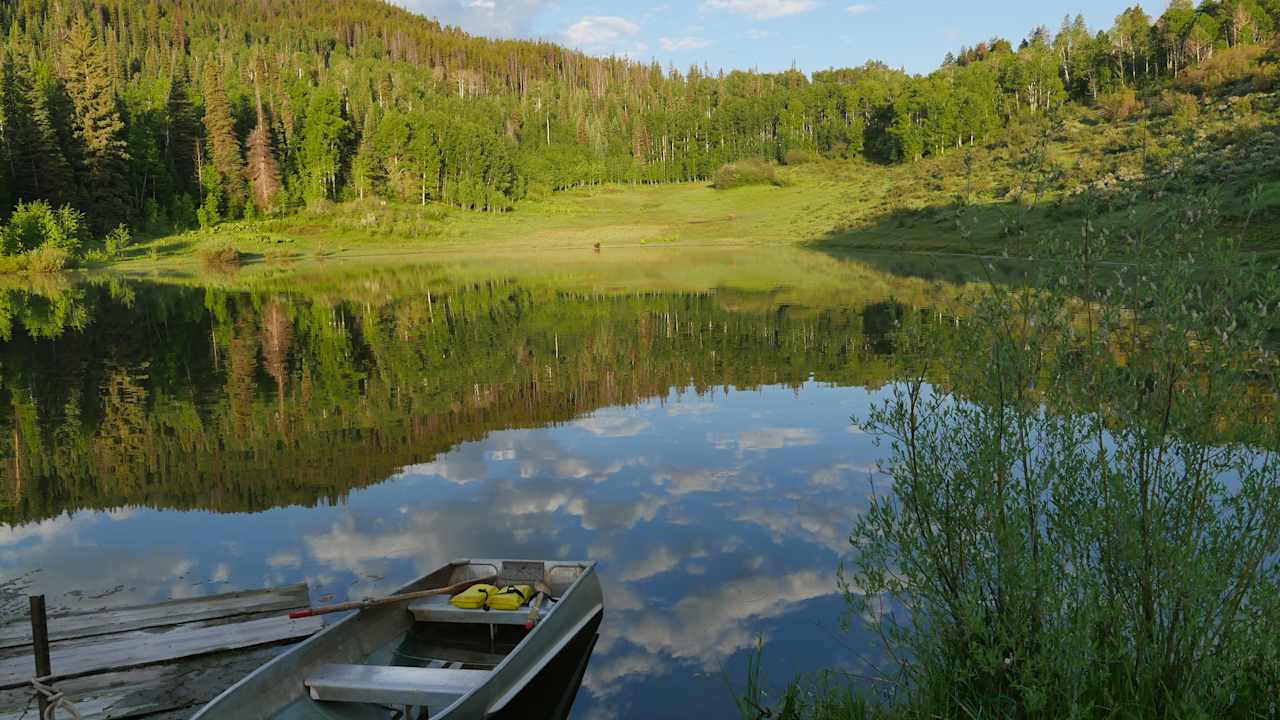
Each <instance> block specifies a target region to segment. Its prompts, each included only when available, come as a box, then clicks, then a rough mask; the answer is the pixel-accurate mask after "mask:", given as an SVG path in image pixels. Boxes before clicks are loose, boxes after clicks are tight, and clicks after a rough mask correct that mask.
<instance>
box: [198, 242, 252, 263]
mask: <svg viewBox="0 0 1280 720" xmlns="http://www.w3.org/2000/svg"><path fill="white" fill-rule="evenodd" d="M199 255H200V261H201V262H202V263H204V264H205V265H206V266H208V267H219V268H227V267H239V265H240V262H241V260H242V259H243V256H241V254H240V251H239V250H237V249H235V247H234V246H232V245H231V243H218V244H216V245H210V246H206V247H203V248H200V252H199Z"/></svg>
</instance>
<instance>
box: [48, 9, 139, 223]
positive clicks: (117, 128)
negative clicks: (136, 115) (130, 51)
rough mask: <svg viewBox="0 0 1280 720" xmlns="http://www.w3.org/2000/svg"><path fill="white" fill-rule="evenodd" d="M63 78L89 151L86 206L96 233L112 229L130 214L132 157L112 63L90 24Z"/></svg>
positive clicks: (81, 30) (79, 29)
mask: <svg viewBox="0 0 1280 720" xmlns="http://www.w3.org/2000/svg"><path fill="white" fill-rule="evenodd" d="M62 77H63V83H64V84H65V85H66V89H67V94H68V95H69V96H70V98H71V104H72V107H73V108H74V113H75V116H74V120H75V125H74V128H75V136H76V138H77V139H78V140H79V142H80V144H81V146H82V148H83V152H84V154H83V158H82V160H83V164H84V165H83V175H82V177H81V188H82V193H83V196H84V201H83V204H84V207H85V208H86V209H88V210H89V211H90V212H89V216H90V221H91V223H92V224H93V225H94V227H95V229H97V230H99V231H102V230H106V229H108V228H112V227H115V226H116V225H117V224H119V223H121V222H124V221H125V220H126V219H127V217H128V215H129V204H128V187H129V185H128V177H127V171H126V165H125V161H126V160H127V157H128V156H127V153H126V145H125V140H124V120H122V119H121V117H120V109H119V106H118V104H117V101H116V94H115V88H114V82H113V80H112V75H111V64H110V62H108V60H107V55H106V53H105V52H104V51H103V49H102V46H101V44H100V43H99V42H98V41H97V39H96V38H95V37H94V35H93V31H92V30H91V29H90V27H89V26H88V25H87V24H86V23H85V22H84V21H79V22H77V23H76V25H75V26H74V27H73V28H72V30H71V32H70V33H69V34H68V36H67V41H66V44H65V46H64V49H63V56H62Z"/></svg>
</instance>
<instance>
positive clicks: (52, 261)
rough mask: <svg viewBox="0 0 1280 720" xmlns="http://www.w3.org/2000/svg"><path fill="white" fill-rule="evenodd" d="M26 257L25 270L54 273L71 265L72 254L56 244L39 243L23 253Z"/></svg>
mask: <svg viewBox="0 0 1280 720" xmlns="http://www.w3.org/2000/svg"><path fill="white" fill-rule="evenodd" d="M23 257H25V258H26V268H25V269H26V270H27V272H33V273H55V272H61V271H62V270H65V269H66V268H67V267H69V266H70V265H71V261H72V259H73V256H72V254H71V252H70V251H69V250H67V249H66V248H62V247H59V246H57V245H52V244H46V245H41V246H40V247H38V248H36V249H35V250H30V251H28V252H27V253H25V254H24V255H23Z"/></svg>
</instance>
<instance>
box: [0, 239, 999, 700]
mask: <svg viewBox="0 0 1280 720" xmlns="http://www.w3.org/2000/svg"><path fill="white" fill-rule="evenodd" d="M681 252H682V253H683V254H682V255H679V256H678V257H676V258H674V259H673V257H672V256H673V254H674V253H675V251H671V250H667V249H664V250H661V251H659V250H649V249H632V250H629V251H619V252H617V253H605V254H599V255H597V254H593V253H590V252H585V253H578V254H560V255H557V256H552V257H545V256H540V257H532V256H531V257H504V258H502V259H500V260H493V259H482V258H475V257H470V258H467V257H462V258H457V257H450V256H439V257H434V256H417V257H414V258H405V259H401V260H394V259H388V258H373V259H370V260H369V261H368V262H367V263H357V264H355V265H354V266H348V265H343V266H341V267H337V266H335V267H323V266H316V267H306V268H287V269H282V268H271V267H258V268H252V267H251V268H245V269H243V270H240V271H238V272H235V271H226V272H213V271H199V270H194V269H193V270H192V271H191V272H190V273H166V274H165V275H164V276H155V277H150V276H137V277H127V276H101V277H99V276H93V277H88V278H84V279H76V280H70V279H61V280H59V279H52V280H45V281H41V282H39V283H37V284H36V285H35V286H34V287H32V286H30V285H29V284H24V285H20V286H13V287H9V288H4V289H0V338H2V341H0V378H2V380H3V383H2V390H0V407H3V410H0V438H2V439H0V443H2V444H3V450H2V453H3V462H2V463H0V465H2V466H3V467H2V469H0V484H2V489H0V496H2V497H0V520H2V521H3V525H2V526H0V576H2V577H3V584H2V587H0V590H2V594H0V603H2V606H3V609H4V610H5V611H6V612H7V613H9V614H17V613H20V612H22V611H23V609H24V608H25V597H24V596H25V594H27V593H33V592H38V593H45V594H46V595H48V596H49V603H50V605H51V607H53V608H61V609H65V608H77V609H78V608H85V607H99V606H107V605H122V604H133V603H140V602H151V601H157V600H162V599H166V598H180V597H190V596H197V595H202V594H212V593H220V592H227V591H230V590H233V589H241V588H255V587H263V586H269V585H280V584H286V583H295V582H306V583H308V584H309V585H310V587H311V592H312V598H313V600H314V601H317V602H320V601H330V600H332V601H339V600H343V599H347V598H363V597H370V596H378V595H382V594H385V593H388V592H389V591H391V590H393V589H394V588H396V587H397V586H399V585H400V584H402V583H404V582H405V581H407V580H410V579H412V578H415V577H417V576H418V575H420V574H422V573H424V572H426V571H428V570H430V569H433V568H435V567H437V566H439V565H441V564H443V563H445V562H447V561H449V560H451V559H455V558H461V557H553V558H573V559H578V558H589V559H592V560H597V561H599V562H600V563H601V566H600V574H601V577H602V580H603V583H604V587H605V597H606V607H607V611H606V616H605V621H604V624H603V626H602V628H601V637H600V642H599V644H598V645H597V648H596V651H595V654H594V656H593V659H592V661H591V664H590V667H589V669H588V671H587V675H586V678H585V680H584V683H583V687H582V690H581V693H580V695H579V697H578V700H577V703H576V705H575V709H574V716H575V717H581V718H605V717H624V716H645V717H677V716H680V717H684V716H693V715H697V716H702V717H709V718H711V717H734V716H735V711H734V707H733V702H732V692H731V690H730V688H729V686H728V685H727V684H726V680H732V681H733V682H735V683H741V681H742V680H743V677H744V673H745V667H746V659H747V658H748V656H749V655H750V653H751V652H752V651H753V650H754V648H755V646H756V644H757V642H758V641H762V642H763V643H764V644H765V647H766V650H765V655H764V665H763V669H764V674H765V676H766V677H767V678H769V679H770V681H771V682H772V683H773V684H781V683H784V682H785V681H786V680H788V679H790V678H791V677H792V675H793V674H794V673H796V672H806V671H813V670H817V669H820V668H828V667H830V668H843V669H846V670H849V671H850V672H853V673H859V672H861V671H863V670H865V668H866V667H867V664H868V662H874V661H875V660H876V659H877V658H878V656H879V652H880V651H879V645H878V640H876V639H874V638H873V637H871V636H868V635H867V634H866V633H864V632H863V631H861V630H858V629H856V624H855V629H854V630H852V631H844V630H842V629H841V626H840V621H841V618H842V614H843V612H844V602H843V599H842V598H841V596H840V595H839V593H838V591H837V586H836V573H837V567H838V565H839V563H840V560H841V558H842V556H844V555H845V552H846V548H847V546H848V545H847V540H846V537H847V534H848V532H849V530H850V528H851V527H852V525H853V523H854V521H855V519H856V517H857V515H858V513H859V512H860V511H861V510H862V509H863V508H864V507H865V506H866V497H867V495H868V493H869V492H870V491H871V488H872V485H873V483H879V484H880V486H881V487H884V483H885V479H884V478H883V477H881V476H879V475H878V474H877V472H876V462H877V459H878V457H880V454H881V453H882V452H883V450H882V449H880V448H877V446H876V445H875V442H874V438H872V437H870V436H868V435H866V434H863V433H861V432H860V431H859V430H858V428H857V426H856V424H855V423H853V422H852V421H851V418H853V417H858V416H862V415H864V414H865V413H866V411H867V409H868V407H869V406H870V404H871V403H875V402H877V400H878V398H880V397H882V395H883V393H884V392H885V388H886V386H887V385H888V384H889V383H890V382H891V380H892V378H893V375H894V359H895V348H894V343H893V340H892V336H891V332H892V330H893V328H894V326H895V324H896V322H897V321H898V319H899V318H901V317H902V316H903V314H904V313H909V312H915V313H921V314H924V315H927V316H929V317H932V318H934V319H936V320H937V321H938V322H940V323H945V324H948V325H951V324H953V322H954V320H955V317H956V316H957V315H956V313H962V309H958V308H959V307H960V305H958V299H959V298H960V296H961V295H962V291H963V290H964V289H965V287H966V285H967V283H968V282H969V280H968V278H970V277H975V276H976V274H975V273H974V272H973V271H972V269H971V268H968V269H966V268H961V267H958V266H956V265H955V264H954V263H930V262H928V261H922V260H901V259H893V258H871V259H866V258H845V257H835V256H832V255H828V254H823V253H817V252H807V251H803V250H795V249H763V248H719V249H706V250H697V249H693V250H685V251H681ZM284 270H288V272H287V273H286V272H284ZM954 324H955V325H956V326H957V327H960V324H959V323H954Z"/></svg>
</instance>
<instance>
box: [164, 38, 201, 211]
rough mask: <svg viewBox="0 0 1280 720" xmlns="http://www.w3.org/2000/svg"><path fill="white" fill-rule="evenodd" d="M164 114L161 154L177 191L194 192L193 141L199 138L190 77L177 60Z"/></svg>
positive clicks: (195, 184)
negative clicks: (162, 148) (165, 122)
mask: <svg viewBox="0 0 1280 720" xmlns="http://www.w3.org/2000/svg"><path fill="white" fill-rule="evenodd" d="M165 114H166V120H168V126H167V128H166V133H165V137H164V155H165V160H166V162H168V164H169V171H170V172H171V173H173V177H174V179H175V181H176V184H177V187H176V188H175V189H176V190H177V191H178V192H180V193H189V194H190V193H194V192H196V191H197V189H198V188H197V182H196V178H197V174H198V172H199V170H198V167H197V164H196V157H197V155H198V150H197V147H196V145H197V143H199V141H200V140H199V129H198V126H197V121H196V113H195V108H194V107H192V105H191V79H190V77H189V76H188V74H187V67H186V64H185V63H178V65H177V66H176V67H175V68H174V70H173V74H172V77H171V78H170V80H169V98H168V102H167V103H166V104H165Z"/></svg>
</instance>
